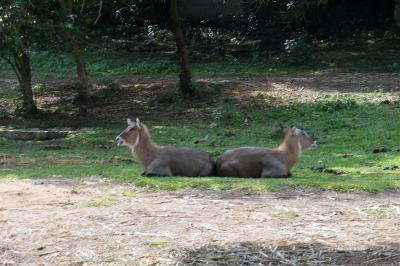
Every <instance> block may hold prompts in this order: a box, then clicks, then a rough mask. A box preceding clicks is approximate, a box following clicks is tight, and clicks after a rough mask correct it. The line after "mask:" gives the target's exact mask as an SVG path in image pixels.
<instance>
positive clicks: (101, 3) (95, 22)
mask: <svg viewBox="0 0 400 266" xmlns="http://www.w3.org/2000/svg"><path fill="white" fill-rule="evenodd" d="M102 9H103V0H100V6H99V13H98V14H97V18H96V20H95V21H94V23H93V24H94V25H96V24H97V22H98V21H99V19H100V17H101V10H102Z"/></svg>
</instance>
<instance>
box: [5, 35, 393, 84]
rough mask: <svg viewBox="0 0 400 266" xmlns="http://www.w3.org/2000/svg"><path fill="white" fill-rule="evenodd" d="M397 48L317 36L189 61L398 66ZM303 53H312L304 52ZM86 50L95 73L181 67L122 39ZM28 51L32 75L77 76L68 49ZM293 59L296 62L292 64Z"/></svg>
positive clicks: (282, 69)
mask: <svg viewBox="0 0 400 266" xmlns="http://www.w3.org/2000/svg"><path fill="white" fill-rule="evenodd" d="M371 39H373V42H371ZM296 47H297V46H296ZM296 47H294V48H296ZM399 48H400V45H399V43H398V42H396V41H393V40H391V39H385V38H383V37H367V36H364V37H360V36H358V37H354V39H351V40H349V39H346V40H339V39H338V40H314V41H313V43H310V44H308V45H306V46H301V45H300V46H299V47H297V48H296V49H294V50H293V51H292V50H290V53H289V54H285V52H282V54H273V55H268V54H267V53H265V51H252V52H251V53H247V54H243V55H241V56H233V55H230V54H229V53H227V55H225V56H222V55H219V56H218V55H210V54H200V55H197V56H192V57H191V58H190V67H191V71H192V72H193V74H194V75H220V76H221V75H259V74H270V73H273V74H288V73H289V74H294V73H302V72H310V71H340V72H399V71H400V63H399V62H400V54H399V53H398V52H397V51H398V50H399ZM189 51H191V48H190V47H189ZM305 54H306V55H309V56H304V55H305ZM84 55H85V59H86V63H87V70H88V73H89V76H90V77H91V78H102V77H111V76H120V75H165V74H177V73H178V72H179V66H178V61H177V59H176V56H174V55H170V54H168V53H160V52H150V53H149V52H144V51H135V52H132V51H129V52H128V51H125V50H124V49H122V48H121V46H119V45H118V44H111V43H101V42H98V43H96V44H92V45H90V46H88V47H87V48H86V51H85V54H84ZM288 56H289V58H288ZM30 57H31V63H32V70H33V73H34V78H37V79H65V80H71V79H76V70H75V68H76V67H75V63H74V60H73V57H72V56H71V54H70V53H68V52H66V51H57V52H51V51H31V52H30ZM292 59H293V60H294V61H295V62H296V64H294V65H293V62H292V61H293V60H292ZM1 70H3V71H8V72H9V73H11V74H12V72H11V68H10V66H8V65H7V64H6V62H5V61H4V60H0V71H1ZM8 75H10V74H8ZM37 89H39V90H40V89H41V88H37Z"/></svg>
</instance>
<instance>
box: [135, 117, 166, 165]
mask: <svg viewBox="0 0 400 266" xmlns="http://www.w3.org/2000/svg"><path fill="white" fill-rule="evenodd" d="M141 127H142V128H141V129H140V131H139V135H138V137H137V139H136V142H135V144H134V145H133V146H131V150H132V153H134V155H135V156H136V158H137V159H138V160H139V162H140V163H141V164H143V165H144V166H145V167H147V166H148V165H149V164H150V163H151V162H152V161H153V160H154V158H155V157H156V155H157V152H158V149H159V146H158V145H157V144H155V143H154V142H153V141H152V139H151V136H150V132H149V130H148V129H147V127H146V126H145V125H143V124H142V126H141Z"/></svg>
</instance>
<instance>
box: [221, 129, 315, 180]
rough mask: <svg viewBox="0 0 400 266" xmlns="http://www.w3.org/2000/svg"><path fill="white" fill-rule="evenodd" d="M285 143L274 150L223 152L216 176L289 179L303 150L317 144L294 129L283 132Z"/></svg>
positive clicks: (302, 132) (254, 148)
mask: <svg viewBox="0 0 400 266" xmlns="http://www.w3.org/2000/svg"><path fill="white" fill-rule="evenodd" d="M284 132H285V134H286V135H285V139H284V140H283V142H282V143H281V144H280V145H279V146H278V147H277V148H275V149H267V148H256V147H244V148H237V149H232V150H228V151H226V152H224V153H223V154H222V155H221V156H220V157H219V158H218V160H217V162H216V168H217V174H218V175H219V176H234V177H252V178H259V177H272V178H278V177H288V176H290V175H291V173H290V170H291V168H292V167H293V165H294V164H295V163H296V161H297V160H298V158H299V156H300V154H301V152H302V150H304V149H306V148H308V147H310V146H315V145H316V142H315V141H313V139H312V138H311V137H310V136H309V135H308V134H307V133H306V132H305V131H303V130H300V129H298V128H296V127H292V128H286V129H285V131H284Z"/></svg>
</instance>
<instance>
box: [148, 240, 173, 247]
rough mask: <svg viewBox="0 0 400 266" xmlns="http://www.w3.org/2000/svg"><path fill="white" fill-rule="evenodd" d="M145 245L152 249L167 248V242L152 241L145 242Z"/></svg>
mask: <svg viewBox="0 0 400 266" xmlns="http://www.w3.org/2000/svg"><path fill="white" fill-rule="evenodd" d="M144 245H146V246H150V247H160V248H163V247H166V246H167V242H165V241H151V242H145V243H144Z"/></svg>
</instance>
